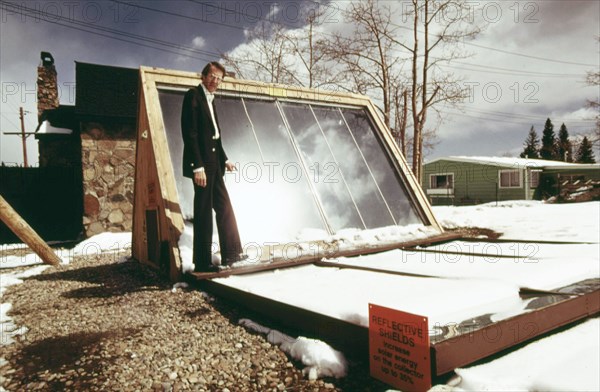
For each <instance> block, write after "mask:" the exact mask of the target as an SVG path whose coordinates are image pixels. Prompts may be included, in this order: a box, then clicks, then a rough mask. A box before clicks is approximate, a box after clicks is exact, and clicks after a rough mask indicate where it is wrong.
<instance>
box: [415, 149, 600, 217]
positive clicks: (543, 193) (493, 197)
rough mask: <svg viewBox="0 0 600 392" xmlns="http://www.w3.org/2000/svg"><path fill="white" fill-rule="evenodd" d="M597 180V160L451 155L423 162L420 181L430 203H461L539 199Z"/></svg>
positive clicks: (599, 175) (598, 165)
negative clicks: (582, 162) (560, 160)
mask: <svg viewBox="0 0 600 392" xmlns="http://www.w3.org/2000/svg"><path fill="white" fill-rule="evenodd" d="M598 183H600V164H578V163H567V162H559V161H546V160H542V159H527V158H507V157H465V156H455V157H445V158H438V159H435V160H433V161H431V162H427V163H425V164H424V165H423V179H422V184H421V185H422V187H423V191H424V192H425V194H426V195H427V198H428V199H429V202H430V203H431V204H432V205H463V204H479V203H488V202H493V201H502V200H533V199H538V200H541V199H546V198H549V197H552V196H556V195H559V194H560V193H561V191H562V190H564V189H575V188H576V187H578V186H579V187H581V186H584V185H586V184H587V185H588V186H598ZM594 184H595V185H594Z"/></svg>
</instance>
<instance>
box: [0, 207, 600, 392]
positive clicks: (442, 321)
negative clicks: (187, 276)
mask: <svg viewBox="0 0 600 392" xmlns="http://www.w3.org/2000/svg"><path fill="white" fill-rule="evenodd" d="M433 210H434V213H435V215H436V217H437V219H438V221H440V223H441V224H442V225H443V226H445V227H449V228H452V227H465V226H476V227H481V228H488V229H492V230H494V231H497V232H500V233H503V234H502V237H501V238H503V239H507V240H510V239H514V240H517V239H521V240H530V241H531V242H529V243H517V242H506V243H501V244H500V243H499V244H491V243H488V244H487V245H486V244H484V243H477V242H468V243H465V242H460V241H453V242H450V243H446V244H442V245H439V246H438V248H439V247H441V248H442V249H440V250H443V251H455V252H456V251H460V250H462V251H467V252H471V253H479V254H484V255H485V256H474V255H463V256H458V257H457V256H456V255H452V254H441V253H440V254H437V255H435V254H433V253H420V252H406V251H404V252H403V251H400V250H394V251H390V252H384V253H379V254H373V255H369V256H360V257H354V258H340V259H330V260H329V261H330V262H332V263H345V264H352V265H361V266H365V265H368V266H370V267H372V268H377V269H382V270H393V271H401V272H405V273H408V274H411V273H416V274H423V275H434V276H435V277H432V278H418V277H414V276H413V277H410V276H398V275H389V274H385V273H383V274H382V273H376V272H364V271H361V272H360V273H357V271H352V270H347V269H337V268H318V267H315V266H312V265H306V266H301V267H296V268H291V269H286V270H276V271H269V272H263V273H256V274H251V275H238V276H231V277H229V278H222V279H217V280H216V281H217V282H219V283H221V284H225V285H229V286H232V287H236V288H238V289H240V290H246V291H249V292H253V293H255V294H259V295H265V296H267V297H270V298H274V299H276V300H284V301H286V302H288V303H291V304H293V305H296V306H300V307H302V308H306V309H309V310H313V311H317V312H321V313H324V314H327V315H330V316H332V317H337V318H341V319H345V320H347V321H350V322H354V323H357V324H360V325H365V326H366V325H368V321H367V318H368V316H367V315H368V304H369V303H375V304H380V305H384V306H387V307H392V308H394V309H400V310H403V311H408V312H412V313H414V314H419V315H424V316H426V317H428V320H429V335H430V336H431V335H432V334H435V333H436V332H435V331H436V326H438V325H444V326H445V325H449V324H454V323H459V322H460V321H462V320H465V319H468V318H469V317H477V316H480V315H482V314H491V319H492V320H493V321H498V320H503V319H506V318H509V317H511V316H514V315H517V314H521V313H523V312H524V311H526V310H524V309H525V307H526V306H527V304H528V301H530V299H522V298H521V297H520V296H519V295H518V291H519V288H520V287H528V288H532V289H541V290H544V289H545V290H552V289H558V288H560V287H564V286H566V285H569V284H571V283H575V282H579V281H582V280H585V279H588V278H598V276H600V263H599V259H598V258H599V246H600V245H599V241H598V233H599V232H600V221H599V220H598V219H597V217H598V216H599V215H600V202H586V203H571V204H548V203H543V202H539V201H518V200H517V201H505V202H500V203H489V204H483V205H476V206H463V207H454V206H438V207H433ZM540 227H543V228H544V230H543V231H540ZM414 234H415V233H405V234H404V237H405V238H414ZM417 235H419V234H417ZM365 237H368V238H369V241H371V242H372V241H373V237H372V236H371V235H370V233H368V232H362V233H355V235H353V236H347V237H346V240H347V241H352V240H354V241H356V243H358V242H359V241H361V240H362V239H364V238H365ZM535 240H543V241H546V243H536V242H535ZM550 241H557V242H563V243H561V244H551V243H547V242H550ZM569 242H571V243H569ZM10 247H13V246H10V245H8V246H7V245H5V246H3V248H5V249H7V248H10ZM130 247H131V233H102V234H99V235H97V236H94V237H91V238H88V239H87V240H85V241H83V242H81V243H79V244H78V245H77V246H76V247H75V248H72V249H68V250H67V249H62V250H61V249H59V250H57V254H58V255H59V256H60V257H61V259H62V260H63V262H65V263H68V262H70V260H72V258H73V257H75V256H79V255H94V254H99V253H103V252H110V253H115V255H117V256H118V257H115V262H124V261H127V259H128V256H127V255H128V254H129V251H130ZM123 251H124V252H123ZM183 253H184V252H183V251H182V254H183ZM499 255H504V256H514V257H513V258H512V259H500V258H499V257H498V256H499ZM184 257H185V256H184ZM399 261H402V262H399ZM565 262H568V263H569V268H568V269H566V268H564V263H565ZM26 266H30V268H28V269H23V268H20V269H19V270H18V272H13V271H12V270H11V268H13V267H26ZM46 268H51V267H49V266H47V265H40V260H39V257H37V256H36V255H35V254H29V255H26V256H8V257H6V256H5V257H3V258H2V259H1V260H0V279H1V281H2V287H1V288H0V302H1V296H2V293H3V292H4V290H6V289H7V287H8V286H10V285H13V284H27V279H26V278H27V277H28V276H32V275H35V274H39V273H41V272H42V271H43V270H44V269H46ZM366 276H368V278H366ZM390 280H393V282H390ZM332 282H335V284H332ZM391 283H393V284H391ZM398 283H401V284H398ZM184 285H185V283H176V284H174V286H173V291H174V292H175V291H176V290H178V289H179V288H180V287H181V286H184ZM358 285H360V287H361V290H356V289H355V288H356V287H357V286H358ZM442 292H443V293H444V295H443V296H442V295H440V293H442ZM340 293H344V295H340ZM474 294H476V295H474ZM206 298H207V300H209V301H210V300H211V299H212V297H210V296H206ZM323 298H328V300H327V301H323V300H322V299H323ZM10 310H11V304H10V303H2V305H1V307H0V323H2V328H3V330H4V331H14V332H13V334H14V335H18V334H26V333H27V328H26V326H18V325H14V323H13V321H12V319H11V317H10ZM238 322H239V323H240V325H243V326H245V327H246V328H248V329H251V330H253V331H256V332H259V333H262V334H264V335H265V337H266V339H268V340H269V341H270V342H272V343H273V344H277V345H280V347H281V349H282V350H283V351H285V352H286V353H287V354H288V355H290V356H292V357H294V358H296V359H297V360H298V361H302V362H303V363H304V365H305V366H306V369H305V374H306V376H307V377H310V378H320V377H324V376H333V377H344V376H345V375H347V373H348V366H347V360H346V358H345V356H344V353H343V352H340V351H337V350H335V349H334V348H332V347H331V346H329V345H328V344H327V342H324V341H321V340H316V339H307V338H306V337H302V336H298V337H292V336H287V335H285V334H283V333H282V332H279V331H277V330H273V329H270V328H269V327H268V326H262V325H259V324H257V323H256V322H254V321H253V320H248V319H241V320H239V321H238ZM599 328H600V322H599V319H598V317H595V318H591V319H588V320H586V321H584V322H583V323H580V324H577V325H574V326H571V327H569V328H566V329H562V330H561V332H557V333H550V334H548V335H546V336H544V337H543V338H541V339H537V340H535V341H534V342H532V343H529V344H526V345H523V346H521V347H519V348H518V349H515V350H512V351H510V352H508V353H505V354H504V355H500V356H498V357H495V358H494V359H493V360H490V361H485V362H483V363H480V364H478V365H473V366H465V367H463V368H460V369H457V370H456V373H457V374H458V375H459V376H460V378H454V379H451V380H450V381H449V384H450V386H446V389H435V390H447V391H448V390H449V391H453V392H461V391H484V390H487V391H504V390H505V391H515V390H519V391H540V390H544V391H566V390H576V391H598V390H599V389H600V379H599V378H598V366H599V359H600V355H599V353H600V333H598V332H599ZM8 337H10V335H8ZM3 341H4V342H5V343H9V342H10V339H5V340H3ZM2 361H3V359H2V358H0V364H1V363H2ZM438 387H439V386H438Z"/></svg>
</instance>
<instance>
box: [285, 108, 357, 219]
mask: <svg viewBox="0 0 600 392" xmlns="http://www.w3.org/2000/svg"><path fill="white" fill-rule="evenodd" d="M282 107H283V110H284V113H285V116H286V118H287V121H288V124H289V125H290V128H291V130H292V133H293V134H294V139H295V141H296V143H297V144H298V147H299V149H300V151H301V154H302V158H303V160H304V162H305V163H306V165H307V169H308V171H309V175H310V177H311V178H310V181H311V182H312V183H313V184H314V186H315V189H316V191H317V194H318V196H319V199H320V201H321V203H322V206H323V210H324V211H325V215H326V217H327V220H328V222H329V225H330V226H331V228H332V229H333V231H338V230H341V229H346V228H359V229H364V228H365V227H364V225H363V223H362V221H361V219H360V216H359V215H358V211H357V210H356V208H355V206H354V204H353V202H352V199H351V197H350V193H349V192H348V189H347V188H346V186H345V184H344V182H343V181H342V178H341V175H340V170H339V167H338V165H337V163H336V161H335V159H334V157H333V156H332V154H331V151H330V150H329V147H328V146H327V143H326V140H325V138H324V137H323V134H322V133H321V130H320V128H319V125H318V123H317V121H316V120H315V117H314V116H313V114H312V111H311V109H310V107H309V106H308V105H306V104H305V105H300V104H294V103H282Z"/></svg>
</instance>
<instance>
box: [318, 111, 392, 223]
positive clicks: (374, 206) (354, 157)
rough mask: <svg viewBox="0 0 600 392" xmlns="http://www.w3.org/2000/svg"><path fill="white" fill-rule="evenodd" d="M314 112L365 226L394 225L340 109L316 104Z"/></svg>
mask: <svg viewBox="0 0 600 392" xmlns="http://www.w3.org/2000/svg"><path fill="white" fill-rule="evenodd" d="M313 111H314V113H315V116H316V118H317V120H318V121H319V124H320V125H321V129H322V130H323V133H324V134H325V138H326V139H327V143H329V146H330V147H331V151H332V152H333V156H334V158H335V160H336V164H337V165H339V169H340V172H341V175H343V179H344V181H345V183H346V185H347V186H348V188H349V190H350V194H351V195H352V199H353V200H354V203H355V204H356V206H357V207H358V210H359V212H360V215H361V217H362V219H363V221H364V222H365V226H366V228H367V229H373V228H376V227H383V226H391V225H394V220H393V219H392V215H391V213H390V211H389V209H388V207H387V206H386V204H385V201H384V200H383V196H382V195H381V192H380V191H379V189H378V188H377V184H376V183H375V180H374V179H373V177H372V176H371V173H370V172H369V168H368V167H367V165H366V163H365V160H364V159H363V158H362V155H361V153H360V150H359V149H358V146H357V145H356V143H355V142H354V139H353V137H352V134H351V133H350V131H349V130H348V127H347V126H346V122H345V121H344V118H343V117H342V114H341V112H340V110H339V109H338V108H333V107H319V106H313Z"/></svg>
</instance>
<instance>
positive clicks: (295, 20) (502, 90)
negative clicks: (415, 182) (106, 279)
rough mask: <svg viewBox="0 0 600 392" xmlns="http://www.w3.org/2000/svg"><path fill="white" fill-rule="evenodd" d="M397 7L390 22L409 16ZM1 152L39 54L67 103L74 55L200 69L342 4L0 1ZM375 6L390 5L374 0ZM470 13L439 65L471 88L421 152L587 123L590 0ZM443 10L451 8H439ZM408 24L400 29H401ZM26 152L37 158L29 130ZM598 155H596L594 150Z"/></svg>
mask: <svg viewBox="0 0 600 392" xmlns="http://www.w3.org/2000/svg"><path fill="white" fill-rule="evenodd" d="M393 3H394V4H396V5H397V4H400V8H399V9H400V11H399V12H398V14H397V16H396V17H397V18H399V19H397V22H398V23H401V20H402V19H403V18H404V19H405V17H406V14H405V13H403V11H402V10H403V9H404V8H402V6H403V5H406V4H404V3H407V4H408V2H402V1H401V2H397V1H396V2H393ZM0 4H1V6H0V82H1V87H2V90H1V97H0V98H1V99H0V111H1V116H0V131H2V134H0V160H1V161H2V162H5V164H20V163H22V161H23V157H22V148H21V140H20V137H19V136H16V135H5V134H4V132H18V131H20V128H21V127H20V120H19V115H18V112H19V108H20V107H23V108H24V110H25V111H26V115H25V121H24V122H25V130H26V131H27V132H32V131H33V130H35V128H36V126H37V119H36V117H37V116H36V113H37V110H36V102H35V100H36V96H35V90H36V85H35V83H36V72H37V71H36V67H37V66H38V65H39V64H40V52H42V51H47V52H50V53H52V55H53V57H54V59H55V64H56V68H57V72H58V83H59V88H60V102H61V104H63V105H74V104H75V99H76V97H75V94H74V82H75V62H76V61H78V62H86V63H94V64H104V65H114V66H123V67H130V68H137V67H139V66H140V65H145V66H155V67H163V68H169V69H177V70H185V71H199V70H200V69H201V68H202V67H203V65H204V64H205V63H206V62H207V61H212V60H218V59H219V58H220V57H221V54H223V53H230V52H233V51H235V49H236V48H238V47H240V46H241V45H243V44H244V43H245V39H246V38H245V31H246V30H248V29H251V28H252V27H254V26H256V25H257V23H262V22H267V23H270V22H275V23H279V24H282V25H284V26H285V27H286V28H290V29H298V28H302V25H303V22H302V21H303V20H304V19H303V17H304V16H305V13H306V9H307V8H310V7H313V8H314V7H321V8H323V9H324V10H325V13H324V21H325V23H324V24H323V26H322V30H321V34H325V35H326V34H330V33H331V32H333V31H340V30H342V31H343V30H348V25H345V24H344V17H343V9H344V8H345V7H347V5H348V4H349V3H348V2H347V1H334V2H321V3H317V2H314V1H215V2H200V1H184V0H171V1H166V0H155V1H131V2H129V1H128V2H121V1H110V0H101V1H67V0H59V1H46V0H44V1H42V0H37V1H27V0H19V1H16V0H15V1H9V0H2V1H1V2H0ZM379 4H381V5H388V4H390V2H388V1H385V0H382V1H379ZM469 4H472V6H473V15H474V16H475V17H477V18H478V19H479V20H480V21H483V22H485V24H486V26H487V28H486V29H485V30H484V31H483V32H482V33H481V34H480V36H479V37H478V38H477V39H475V40H473V41H470V42H468V43H466V45H465V47H464V48H465V50H466V51H467V52H469V53H470V54H471V55H472V56H471V57H469V58H467V59H464V60H461V61H460V62H457V63H453V64H449V65H446V66H444V70H445V71H447V72H453V73H455V74H457V75H460V76H462V77H463V80H462V82H460V84H461V85H460V86H459V87H468V88H469V91H470V92H471V94H470V97H469V98H468V99H467V100H466V101H465V102H464V104H463V105H462V108H460V109H455V108H449V107H442V108H440V111H441V113H442V116H443V121H442V122H441V123H440V124H439V128H438V131H437V139H436V141H437V143H436V145H435V147H434V149H433V151H429V152H428V153H427V155H426V157H425V158H426V159H435V158H437V157H441V156H448V155H472V154H473V153H477V155H488V156H503V155H509V156H518V154H519V153H520V152H521V150H522V148H523V142H524V140H525V138H526V137H527V132H528V131H529V128H530V127H531V126H534V127H535V129H536V131H537V132H538V135H540V136H541V132H542V129H543V125H544V122H545V121H546V119H547V118H550V119H551V121H552V122H553V124H554V126H555V131H556V132H557V131H558V128H559V127H560V125H561V124H562V123H565V125H566V126H567V129H568V130H569V133H570V135H572V136H574V135H579V134H584V133H587V132H589V131H590V130H591V129H592V128H593V126H594V121H593V117H594V115H595V114H594V113H593V112H591V111H590V110H589V109H588V108H586V102H587V100H588V99H591V100H596V101H597V100H598V95H599V92H598V87H589V86H586V85H585V83H584V80H585V75H586V72H588V71H595V72H597V71H598V69H599V66H600V60H599V53H600V52H599V48H598V41H597V39H596V37H598V36H600V19H599V17H598V15H599V14H600V2H599V1H597V0H570V1H555V0H543V1H542V0H539V1H472V2H469ZM444 17H448V18H450V17H452V16H451V15H445V16H444ZM408 33H409V32H408V31H407V34H408ZM27 149H28V160H29V162H30V163H34V164H35V162H37V145H36V142H35V140H34V138H33V136H31V137H29V138H28V141H27ZM599 156H600V153H598V152H597V158H598V157H599Z"/></svg>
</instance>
